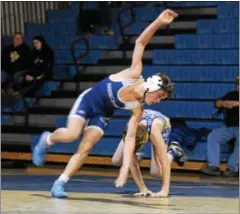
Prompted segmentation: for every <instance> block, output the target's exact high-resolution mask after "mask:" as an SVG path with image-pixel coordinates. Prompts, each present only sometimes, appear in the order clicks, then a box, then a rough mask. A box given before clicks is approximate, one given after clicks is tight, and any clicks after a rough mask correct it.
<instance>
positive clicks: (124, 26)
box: [117, 3, 136, 59]
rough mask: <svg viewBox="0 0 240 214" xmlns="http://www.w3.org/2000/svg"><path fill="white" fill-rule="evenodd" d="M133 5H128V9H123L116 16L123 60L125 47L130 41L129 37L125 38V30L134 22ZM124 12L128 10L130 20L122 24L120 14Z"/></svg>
mask: <svg viewBox="0 0 240 214" xmlns="http://www.w3.org/2000/svg"><path fill="white" fill-rule="evenodd" d="M134 5H135V4H134V3H133V4H130V5H128V7H126V8H123V9H121V10H120V11H119V13H118V15H117V23H118V26H119V30H120V35H121V38H122V42H123V43H122V45H123V58H124V59H125V58H126V57H127V46H128V45H129V44H130V40H131V37H130V36H127V35H126V34H125V29H126V28H127V27H128V26H130V25H132V24H133V23H134V22H135V20H136V14H135V11H134ZM126 10H129V12H130V15H131V16H130V20H129V22H128V23H125V24H124V23H123V20H122V14H123V13H124V12H125V11H126Z"/></svg>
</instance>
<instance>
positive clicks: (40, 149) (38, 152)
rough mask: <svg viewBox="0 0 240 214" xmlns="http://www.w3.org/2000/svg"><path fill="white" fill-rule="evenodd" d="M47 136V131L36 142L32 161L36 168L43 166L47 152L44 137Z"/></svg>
mask: <svg viewBox="0 0 240 214" xmlns="http://www.w3.org/2000/svg"><path fill="white" fill-rule="evenodd" d="M49 134H50V132H48V131H46V132H43V133H42V135H41V137H40V138H39V140H38V143H37V145H36V146H35V148H34V149H33V160H32V161H33V163H34V164H35V165H36V166H42V165H43V164H44V161H45V156H46V150H47V146H46V143H45V141H46V137H47V136H48V135H49Z"/></svg>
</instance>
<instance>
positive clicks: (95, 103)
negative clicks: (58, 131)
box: [69, 76, 144, 131]
mask: <svg viewBox="0 0 240 214" xmlns="http://www.w3.org/2000/svg"><path fill="white" fill-rule="evenodd" d="M139 80H140V79H129V80H123V81H112V80H111V76H109V77H108V78H105V79H103V80H102V81H100V82H99V83H97V84H96V85H95V86H94V87H92V88H89V89H87V90H85V91H84V92H83V93H82V94H81V95H80V96H79V97H78V98H77V100H76V102H75V103H74V105H73V107H72V109H71V111H70V114H69V117H78V118H81V119H84V120H88V122H87V126H97V127H99V128H101V129H102V130H103V131H104V129H105V128H106V126H107V124H108V122H109V120H110V118H111V117H112V116H113V113H114V111H115V110H116V109H134V108H137V107H139V106H141V105H143V104H144V102H139V101H134V102H123V101H122V100H120V98H119V93H120V91H121V89H123V88H124V87H126V86H129V85H131V84H134V83H136V82H137V81H139Z"/></svg>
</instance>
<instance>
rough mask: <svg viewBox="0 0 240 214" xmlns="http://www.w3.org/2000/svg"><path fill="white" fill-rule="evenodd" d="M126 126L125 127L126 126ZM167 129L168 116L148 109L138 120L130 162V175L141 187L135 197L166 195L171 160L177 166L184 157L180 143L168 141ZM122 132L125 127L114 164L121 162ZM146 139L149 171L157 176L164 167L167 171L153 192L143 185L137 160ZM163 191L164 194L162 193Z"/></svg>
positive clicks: (183, 160) (185, 159) (182, 163)
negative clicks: (158, 187) (149, 156)
mask: <svg viewBox="0 0 240 214" xmlns="http://www.w3.org/2000/svg"><path fill="white" fill-rule="evenodd" d="M126 127H127V126H126ZM126 127H125V130H127V128H126ZM170 132H171V124H170V119H169V118H168V117H167V116H165V115H163V114H162V113H160V112H157V111H153V110H150V109H145V110H144V112H143V115H142V119H141V121H140V122H139V124H138V129H137V135H136V147H135V153H134V154H133V157H132V162H131V166H130V171H131V174H132V177H133V179H134V181H135V183H136V184H137V186H138V188H139V191H140V192H139V193H136V194H135V196H136V197H140V196H147V195H150V196H151V197H167V196H168V194H169V186H170V174H171V163H172V162H173V160H176V162H177V163H178V164H179V165H180V166H183V165H184V163H185V162H186V161H187V156H186V155H185V153H184V151H183V149H182V148H181V146H180V144H179V143H178V142H176V141H174V142H173V141H172V142H169V135H170ZM125 136H126V131H125V132H124V134H123V138H122V140H121V141H120V143H119V145H118V147H117V149H116V151H115V153H114V155H113V157H112V163H113V164H114V165H116V166H121V165H122V160H123V157H124V142H125ZM148 141H149V142H151V144H152V152H151V153H152V154H151V166H150V173H151V175H152V176H154V177H160V176H161V175H162V174H163V171H165V172H167V179H166V180H163V182H165V183H163V188H162V191H160V192H156V193H152V192H151V191H150V190H149V189H148V188H147V186H146V185H145V183H144V181H143V178H142V175H141V171H140V168H139V164H138V162H139V160H141V159H142V158H141V155H142V154H141V153H140V151H141V149H142V148H143V147H144V145H145V144H146V143H147V142H148ZM163 192H164V193H165V195H163Z"/></svg>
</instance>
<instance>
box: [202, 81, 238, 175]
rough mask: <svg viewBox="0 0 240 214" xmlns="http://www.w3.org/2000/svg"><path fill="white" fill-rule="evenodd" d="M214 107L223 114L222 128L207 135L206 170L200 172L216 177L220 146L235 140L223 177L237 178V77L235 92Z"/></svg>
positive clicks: (219, 172)
mask: <svg viewBox="0 0 240 214" xmlns="http://www.w3.org/2000/svg"><path fill="white" fill-rule="evenodd" d="M215 107H216V108H218V109H219V112H221V113H223V114H224V123H225V124H224V126H222V127H221V128H218V129H215V130H213V131H212V132H211V133H210V134H209V135H208V141H207V157H208V168H206V169H203V170H202V172H203V173H204V174H207V175H213V176H214V175H215V176H218V175H220V174H221V171H220V169H219V165H220V145H221V144H225V143H228V142H229V141H230V140H233V139H235V143H234V149H233V152H232V154H231V155H230V156H229V159H228V165H227V171H225V172H224V175H225V176H228V177H234V176H238V170H239V77H238V78H237V80H236V90H235V91H231V92H228V93H227V94H225V95H224V96H223V97H221V98H218V99H217V101H216V103H215Z"/></svg>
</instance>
